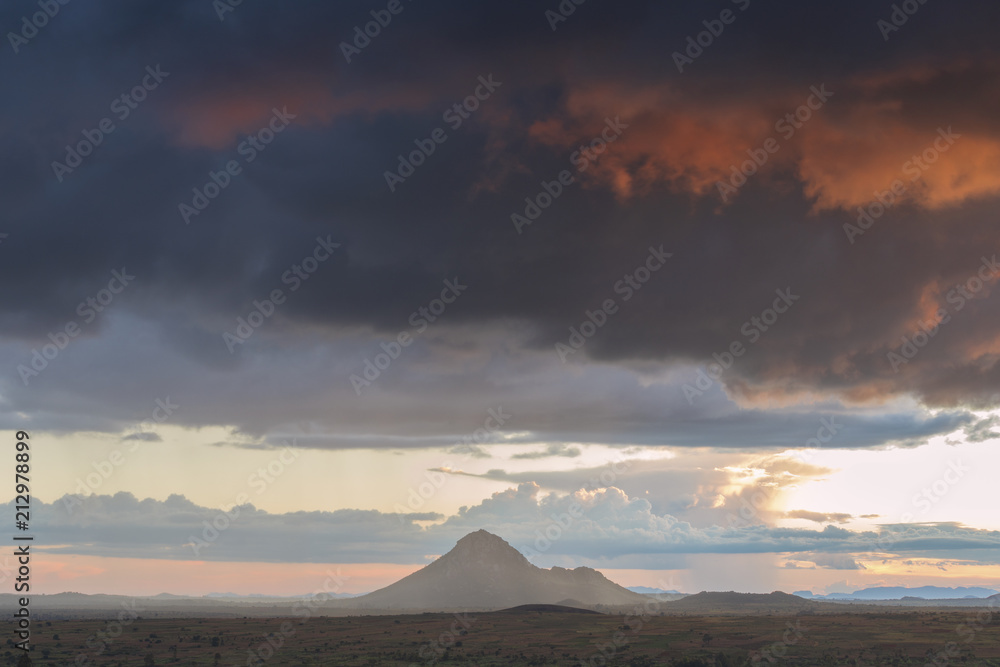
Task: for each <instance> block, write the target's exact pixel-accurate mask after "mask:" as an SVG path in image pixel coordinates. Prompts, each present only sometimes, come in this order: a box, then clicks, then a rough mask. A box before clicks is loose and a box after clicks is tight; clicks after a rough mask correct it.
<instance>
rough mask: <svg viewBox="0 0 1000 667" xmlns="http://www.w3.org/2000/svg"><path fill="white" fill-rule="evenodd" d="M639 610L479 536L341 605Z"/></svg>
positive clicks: (594, 575)
mask: <svg viewBox="0 0 1000 667" xmlns="http://www.w3.org/2000/svg"><path fill="white" fill-rule="evenodd" d="M568 599H572V600H574V601H578V602H579V603H580V604H582V605H585V606H588V607H589V606H594V605H598V604H603V605H627V604H642V603H643V602H645V601H646V599H647V598H645V597H643V596H642V595H640V594H638V593H633V592H632V591H630V590H628V589H626V588H623V587H622V586H619V585H618V584H616V583H614V582H612V581H609V580H608V579H607V578H606V577H605V576H604V575H603V574H601V573H600V572H598V571H597V570H594V569H591V568H589V567H578V568H576V569H573V570H567V569H565V568H561V567H553V568H552V569H550V570H544V569H542V568H539V567H536V566H534V565H532V564H531V563H530V562H528V559H527V558H525V557H524V556H522V555H521V553H520V552H519V551H518V550H517V549H515V548H514V547H512V546H510V545H509V544H507V542H505V541H504V540H503V539H501V538H499V537H497V536H496V535H493V534H492V533H488V532H486V531H485V530H478V531H476V532H474V533H470V534H468V535H466V536H465V537H463V538H462V539H460V540H459V541H458V543H457V544H456V545H455V547H454V548H453V549H452V550H451V551H449V552H448V553H446V554H445V555H443V556H441V557H440V558H438V559H437V560H435V561H434V562H433V563H431V564H430V565H428V566H427V567H425V568H423V569H421V570H418V571H416V572H414V573H413V574H411V575H409V576H407V577H404V578H403V579H400V580H399V581H397V582H396V583H394V584H390V585H389V586H386V587H385V588H382V589H380V590H377V591H374V592H372V593H369V594H367V595H362V596H360V597H357V598H354V599H353V600H350V601H344V606H345V607H347V608H351V609H385V610H397V609H398V610H402V609H413V610H417V609H420V610H436V609H507V608H510V607H517V606H520V605H525V604H559V603H560V602H562V601H564V600H568Z"/></svg>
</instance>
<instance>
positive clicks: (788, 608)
mask: <svg viewBox="0 0 1000 667" xmlns="http://www.w3.org/2000/svg"><path fill="white" fill-rule="evenodd" d="M669 605H670V606H669V610H670V611H675V612H676V611H683V612H690V613H699V614H701V613H715V612H725V611H747V612H788V613H796V612H799V611H806V610H812V609H815V608H816V606H817V605H818V603H816V602H812V601H811V600H804V599H802V598H800V597H798V596H796V595H789V594H788V593H782V592H781V591H775V592H773V593H735V592H733V591H727V592H725V593H709V592H704V591H703V592H701V593H697V594H695V595H688V596H687V597H685V598H681V599H680V600H677V601H675V602H671V603H669Z"/></svg>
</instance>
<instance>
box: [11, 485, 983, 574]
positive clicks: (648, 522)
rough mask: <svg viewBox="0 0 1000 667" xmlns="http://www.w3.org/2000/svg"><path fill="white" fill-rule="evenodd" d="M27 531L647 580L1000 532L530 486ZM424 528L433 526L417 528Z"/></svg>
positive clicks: (60, 507)
mask: <svg viewBox="0 0 1000 667" xmlns="http://www.w3.org/2000/svg"><path fill="white" fill-rule="evenodd" d="M8 506H11V504H10V503H8ZM442 519H443V520H442ZM34 520H35V522H36V525H37V526H38V529H39V531H41V532H44V534H45V535H46V536H47V538H46V539H47V542H48V543H49V544H51V545H53V546H48V547H46V551H48V552H51V553H62V554H87V555H102V556H120V557H137V558H166V559H181V560H220V561H260V562H284V561H287V562H342V563H347V562H386V563H422V562H424V559H423V555H424V554H427V553H444V552H445V551H447V550H448V549H450V548H451V546H452V545H453V544H454V542H456V541H457V540H458V539H459V538H461V537H462V536H464V535H465V534H467V533H469V532H473V531H475V530H479V529H486V530H489V531H491V532H494V533H496V534H498V535H500V536H501V537H503V538H504V539H506V540H507V541H508V542H510V543H511V544H512V545H513V546H514V547H516V548H518V549H520V550H522V551H523V552H525V553H527V554H530V555H531V556H532V557H533V558H536V559H537V562H539V563H544V562H575V563H578V564H589V565H595V564H600V565H602V566H605V567H609V566H612V567H613V566H624V565H626V564H628V566H630V567H652V568H654V569H655V567H656V566H655V565H654V564H655V562H656V561H657V559H662V558H664V557H668V556H676V555H682V554H699V553H716V554H739V553H745V554H754V553H755V554H763V553H782V554H785V555H786V557H787V556H788V555H789V554H794V553H800V554H802V555H801V556H799V557H796V558H795V560H808V561H811V562H814V563H816V564H817V565H818V566H820V567H827V568H835V569H851V568H850V567H849V565H850V562H851V558H852V557H855V558H856V556H850V555H849V554H858V553H874V552H876V551H877V552H878V553H882V554H912V555H917V556H919V555H929V554H930V553H932V552H933V553H936V554H942V553H948V552H954V553H956V554H957V553H958V552H960V551H963V550H964V551H972V552H979V551H981V550H987V552H988V551H989V550H995V549H997V548H998V547H1000V532H998V531H984V530H975V529H972V528H967V527H964V526H961V525H958V524H905V525H898V526H888V527H886V530H885V531H884V533H875V532H871V531H866V532H858V531H850V530H845V529H843V528H837V527H834V526H832V525H828V526H826V527H825V528H823V529H822V530H808V529H791V528H777V527H770V526H767V525H764V524H755V525H747V524H741V525H730V526H721V525H713V526H708V527H701V528H699V527H695V526H693V525H691V524H690V523H688V522H686V521H683V520H680V519H678V518H677V517H674V516H671V515H669V514H657V513H655V512H654V511H653V510H652V506H651V504H650V503H649V501H647V500H645V499H642V498H634V497H630V496H629V495H627V494H626V493H625V492H623V491H622V490H621V489H618V488H615V487H609V488H598V489H593V490H588V489H580V490H578V491H576V492H574V493H572V494H547V495H543V494H541V493H540V488H539V487H538V485H536V484H532V483H523V484H520V485H518V486H517V487H513V488H510V489H507V490H505V491H501V492H497V493H495V494H493V495H492V496H491V497H489V498H486V499H484V500H483V501H482V502H480V503H479V504H478V505H474V506H471V507H463V508H461V509H460V511H459V512H458V513H456V514H454V515H452V516H449V517H441V516H440V515H437V514H433V513H418V514H386V513H382V512H377V511H365V510H351V509H343V510H336V511H333V512H291V513H287V514H270V513H267V512H264V511H262V510H258V509H256V508H254V507H253V506H252V505H250V504H244V505H241V506H236V507H227V508H224V509H212V508H206V507H200V506H197V505H195V504H194V503H191V502H190V501H188V500H187V499H185V498H184V497H182V496H179V495H174V496H171V497H169V498H168V499H167V500H165V501H157V500H153V499H145V500H139V499H137V498H136V497H134V496H133V495H131V494H128V493H118V494H116V495H114V496H98V495H91V496H87V497H85V498H82V499H80V498H76V497H74V496H66V497H64V498H62V499H59V500H57V501H55V502H54V503H51V504H46V503H37V507H35V508H34ZM426 521H436V523H433V524H431V525H430V526H428V527H426V528H422V527H420V526H419V524H418V523H417V522H426Z"/></svg>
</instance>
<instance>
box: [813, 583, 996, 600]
mask: <svg viewBox="0 0 1000 667" xmlns="http://www.w3.org/2000/svg"><path fill="white" fill-rule="evenodd" d="M996 594H997V591H995V590H993V589H992V588H980V587H978V586H970V587H965V586H959V587H957V588H950V587H947V586H920V587H917V588H906V587H903V586H878V587H875V588H865V589H862V590H859V591H854V592H853V593H830V594H829V595H813V594H812V592H810V591H796V592H795V595H798V596H800V597H804V598H806V599H809V600H902V599H904V598H910V599H913V598H920V599H924V600H956V599H961V598H967V599H968V598H972V599H982V598H988V597H990V596H993V595H996Z"/></svg>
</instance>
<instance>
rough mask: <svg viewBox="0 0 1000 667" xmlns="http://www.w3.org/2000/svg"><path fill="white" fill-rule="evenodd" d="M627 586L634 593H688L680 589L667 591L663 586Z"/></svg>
mask: <svg viewBox="0 0 1000 667" xmlns="http://www.w3.org/2000/svg"><path fill="white" fill-rule="evenodd" d="M627 588H628V589H629V590H630V591H632V592H633V593H641V594H643V595H687V593H681V592H680V591H675V590H669V591H665V590H663V589H662V588H650V587H649V586H628V587H627Z"/></svg>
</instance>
